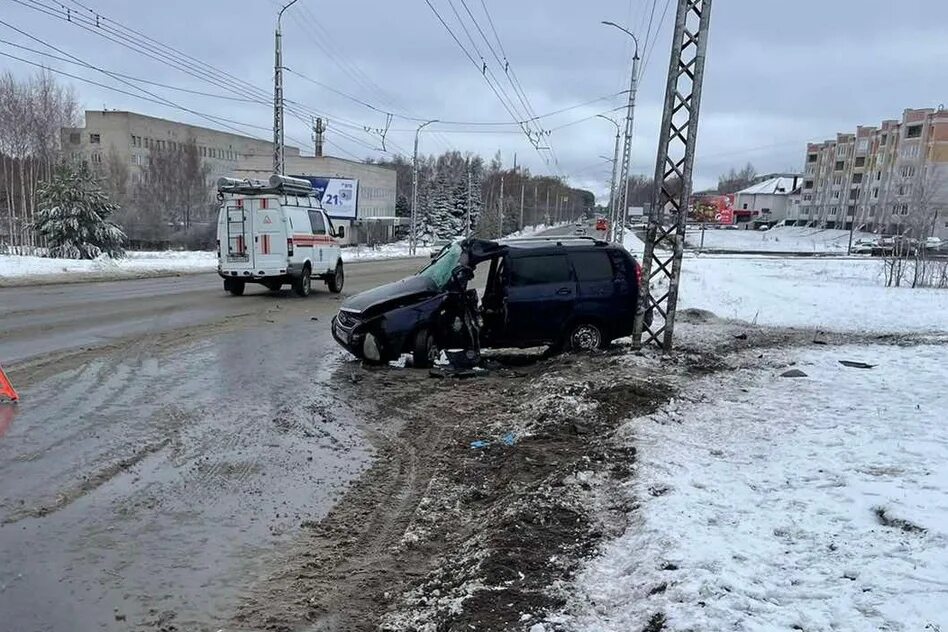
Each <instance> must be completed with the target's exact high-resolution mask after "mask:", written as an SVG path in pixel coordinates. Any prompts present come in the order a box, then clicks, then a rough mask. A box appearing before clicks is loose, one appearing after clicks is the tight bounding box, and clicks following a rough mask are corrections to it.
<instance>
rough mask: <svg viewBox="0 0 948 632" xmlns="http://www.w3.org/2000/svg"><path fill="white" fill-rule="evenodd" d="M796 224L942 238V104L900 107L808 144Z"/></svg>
mask: <svg viewBox="0 0 948 632" xmlns="http://www.w3.org/2000/svg"><path fill="white" fill-rule="evenodd" d="M801 196H802V197H801V200H800V205H799V206H798V207H797V209H795V212H794V213H793V215H792V216H791V217H789V218H788V223H792V224H795V225H798V226H818V227H825V228H845V229H849V228H852V227H853V226H854V225H855V228H857V229H860V230H866V231H870V232H874V233H879V234H886V235H901V234H907V235H912V236H914V237H919V238H924V237H930V236H936V237H942V238H946V237H948V111H944V110H942V109H941V108H939V109H937V110H936V109H931V108H929V109H921V110H911V109H907V110H905V111H904V112H903V113H902V120H900V121H899V120H886V121H882V123H881V125H879V126H878V127H868V126H862V125H860V126H859V127H857V128H856V132H855V133H840V134H837V135H836V139H835V140H827V141H824V142H822V143H810V144H808V145H807V151H806V163H805V169H804V176H803V188H802V191H801Z"/></svg>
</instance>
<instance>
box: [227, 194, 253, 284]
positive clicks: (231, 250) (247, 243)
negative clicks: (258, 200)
mask: <svg viewBox="0 0 948 632" xmlns="http://www.w3.org/2000/svg"><path fill="white" fill-rule="evenodd" d="M242 202H243V200H229V201H227V202H226V203H225V204H226V205H225V207H224V213H225V217H224V219H225V221H224V227H223V228H224V235H222V237H224V239H222V240H221V241H222V243H221V248H222V249H223V252H222V253H221V255H222V258H223V259H224V261H223V263H224V264H225V266H226V267H227V268H229V269H234V268H248V269H249V268H253V267H254V247H253V216H252V214H251V213H250V212H249V211H248V209H246V208H245V207H244V205H243V203H242Z"/></svg>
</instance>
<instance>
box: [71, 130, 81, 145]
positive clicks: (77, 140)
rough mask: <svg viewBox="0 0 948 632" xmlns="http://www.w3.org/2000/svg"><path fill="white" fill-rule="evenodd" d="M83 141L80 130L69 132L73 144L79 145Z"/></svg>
mask: <svg viewBox="0 0 948 632" xmlns="http://www.w3.org/2000/svg"><path fill="white" fill-rule="evenodd" d="M81 141H82V135H81V134H79V132H71V133H70V134H69V142H70V143H71V144H73V145H78V144H79V143H80V142H81Z"/></svg>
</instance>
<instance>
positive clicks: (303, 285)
mask: <svg viewBox="0 0 948 632" xmlns="http://www.w3.org/2000/svg"><path fill="white" fill-rule="evenodd" d="M293 291H294V292H296V293H297V294H298V295H300V296H309V294H310V292H312V291H313V277H312V273H311V272H310V269H309V265H308V264H307V265H306V266H304V267H303V274H301V275H300V278H298V279H296V280H295V281H293Z"/></svg>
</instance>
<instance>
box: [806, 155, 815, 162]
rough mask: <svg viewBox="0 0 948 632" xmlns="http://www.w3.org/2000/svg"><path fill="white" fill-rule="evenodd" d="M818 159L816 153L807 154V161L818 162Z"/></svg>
mask: <svg viewBox="0 0 948 632" xmlns="http://www.w3.org/2000/svg"><path fill="white" fill-rule="evenodd" d="M816 159H817V155H816V154H807V156H806V161H807V162H816Z"/></svg>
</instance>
